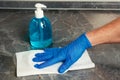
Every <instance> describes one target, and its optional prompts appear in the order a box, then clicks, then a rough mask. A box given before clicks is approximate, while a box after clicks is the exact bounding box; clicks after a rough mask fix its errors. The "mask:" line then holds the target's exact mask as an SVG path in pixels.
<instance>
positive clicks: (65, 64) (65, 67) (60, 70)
mask: <svg viewBox="0 0 120 80" xmlns="http://www.w3.org/2000/svg"><path fill="white" fill-rule="evenodd" d="M72 64H73V62H71V60H66V61H65V62H64V63H63V64H62V65H61V66H60V68H59V70H58V72H59V73H64V72H65V71H66V70H67V69H68V68H69V67H70V66H71V65H72Z"/></svg>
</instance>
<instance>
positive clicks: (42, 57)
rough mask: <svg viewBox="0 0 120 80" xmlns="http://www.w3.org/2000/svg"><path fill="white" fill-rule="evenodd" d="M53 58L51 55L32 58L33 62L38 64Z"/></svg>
mask: <svg viewBox="0 0 120 80" xmlns="http://www.w3.org/2000/svg"><path fill="white" fill-rule="evenodd" d="M52 57H53V56H52V55H51V54H47V55H46V54H44V53H43V54H39V55H38V56H36V57H35V58H33V59H32V60H33V62H40V61H46V60H48V59H50V58H52Z"/></svg>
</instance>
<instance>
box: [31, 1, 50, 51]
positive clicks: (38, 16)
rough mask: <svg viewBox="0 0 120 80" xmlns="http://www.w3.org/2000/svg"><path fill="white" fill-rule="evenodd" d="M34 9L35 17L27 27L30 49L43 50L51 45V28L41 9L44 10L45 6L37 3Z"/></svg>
mask: <svg viewBox="0 0 120 80" xmlns="http://www.w3.org/2000/svg"><path fill="white" fill-rule="evenodd" d="M35 7H36V10H35V17H34V18H33V19H32V20H31V22H30V25H29V36H30V44H31V46H32V48H35V49H39V48H40V49H43V48H46V47H48V46H49V45H50V44H51V43H52V26H51V22H50V20H49V19H48V18H47V17H45V16H44V14H43V10H42V9H41V8H46V6H45V5H43V4H40V3H37V4H36V5H35Z"/></svg>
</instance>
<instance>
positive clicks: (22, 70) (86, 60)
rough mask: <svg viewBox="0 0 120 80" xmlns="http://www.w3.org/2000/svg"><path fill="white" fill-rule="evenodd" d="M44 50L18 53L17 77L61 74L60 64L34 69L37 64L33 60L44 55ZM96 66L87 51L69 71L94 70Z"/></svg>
mask: <svg viewBox="0 0 120 80" xmlns="http://www.w3.org/2000/svg"><path fill="white" fill-rule="evenodd" d="M42 52H44V51H43V50H30V51H24V52H17V53H16V59H17V67H16V68H17V77H21V76H29V75H38V74H59V73H58V68H59V66H60V65H61V64H62V62H59V63H57V64H54V65H52V66H49V67H45V68H43V69H36V68H34V64H35V62H33V61H32V59H33V58H34V57H35V56H34V55H35V54H36V53H42ZM94 67H95V64H94V63H93V62H92V61H91V59H90V57H89V55H88V52H87V51H85V52H84V53H83V55H82V57H81V58H80V59H79V60H78V61H77V62H75V63H74V64H73V65H72V66H71V67H70V68H69V69H68V70H79V69H88V68H94Z"/></svg>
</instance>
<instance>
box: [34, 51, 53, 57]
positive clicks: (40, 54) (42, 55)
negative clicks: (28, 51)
mask: <svg viewBox="0 0 120 80" xmlns="http://www.w3.org/2000/svg"><path fill="white" fill-rule="evenodd" d="M47 55H52V53H49V52H48V53H36V54H35V57H44V56H47Z"/></svg>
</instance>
